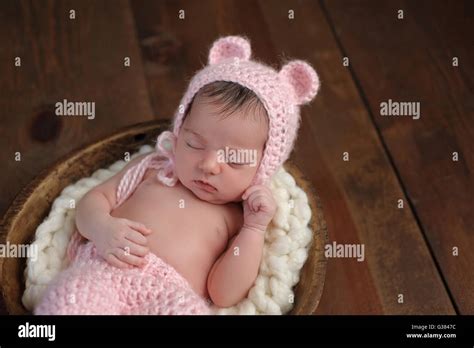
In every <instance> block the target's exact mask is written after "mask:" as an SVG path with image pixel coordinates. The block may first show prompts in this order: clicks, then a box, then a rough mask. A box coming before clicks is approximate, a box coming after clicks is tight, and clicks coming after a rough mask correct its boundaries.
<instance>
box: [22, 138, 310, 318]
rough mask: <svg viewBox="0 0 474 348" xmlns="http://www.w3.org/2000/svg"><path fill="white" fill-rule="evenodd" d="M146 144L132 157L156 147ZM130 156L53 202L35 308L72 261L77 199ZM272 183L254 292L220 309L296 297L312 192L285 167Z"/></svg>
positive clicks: (233, 310) (272, 305)
mask: <svg viewBox="0 0 474 348" xmlns="http://www.w3.org/2000/svg"><path fill="white" fill-rule="evenodd" d="M152 150H153V148H152V147H151V146H149V145H144V146H142V147H141V148H140V150H139V151H138V152H137V153H135V154H134V155H133V156H132V158H134V157H135V156H138V155H139V154H143V153H147V152H150V151H152ZM125 165H126V162H125V161H123V160H120V161H117V162H115V163H114V164H113V165H111V166H110V167H109V168H108V169H99V170H97V171H96V172H94V174H92V176H91V177H88V178H83V179H80V180H79V181H77V182H76V183H74V184H71V185H69V186H67V187H66V188H64V190H63V191H62V192H61V194H60V195H59V197H57V198H56V199H55V200H54V202H53V205H52V208H51V211H50V213H49V216H48V217H47V218H46V219H45V220H44V221H43V222H42V223H41V224H40V225H39V226H38V228H37V229H36V233H35V240H34V242H33V244H35V245H36V246H37V250H38V257H37V258H36V261H35V262H34V261H33V259H32V258H29V259H28V260H27V267H26V269H25V279H26V284H25V287H26V289H25V292H24V294H23V298H22V300H23V304H24V305H25V307H26V308H28V309H29V310H31V311H32V310H33V308H34V307H35V306H36V304H37V303H38V302H39V300H40V299H41V296H42V294H43V292H44V290H45V288H46V286H47V285H48V284H49V282H51V280H52V279H53V278H54V277H55V276H56V275H57V274H58V273H59V272H60V271H61V270H62V269H64V268H65V267H66V247H67V244H68V241H69V238H70V236H71V234H72V232H73V228H74V216H75V205H76V203H77V202H79V200H80V199H81V198H82V196H84V194H85V193H87V191H89V190H90V189H92V188H93V187H95V186H97V185H98V184H100V183H101V182H104V181H105V180H107V179H108V178H109V177H111V176H113V175H114V174H116V173H118V172H119V171H120V170H121V169H122V168H123V167H124V166H125ZM270 188H271V190H272V192H273V195H274V197H275V200H276V202H277V205H278V207H277V211H276V214H275V217H274V218H273V221H272V223H271V224H270V226H269V227H268V230H267V232H266V234H265V245H264V249H263V258H262V263H261V265H260V269H259V274H258V276H257V279H256V281H255V284H254V285H253V287H252V288H251V290H250V291H249V294H248V297H247V298H245V299H244V300H242V301H241V302H240V303H238V304H237V305H235V306H234V307H230V308H217V307H213V310H214V313H215V314H246V315H248V314H284V313H287V312H289V311H290V310H291V309H292V307H293V303H294V294H293V287H294V286H295V285H296V284H297V283H298V281H299V273H300V270H301V268H302V267H303V265H304V263H305V261H306V258H307V256H308V248H309V246H310V244H311V241H312V237H313V232H312V231H311V229H310V228H309V222H310V219H311V209H310V206H309V204H308V197H307V196H306V193H305V192H304V191H303V190H302V189H301V188H300V187H298V186H297V185H296V183H295V180H294V178H293V177H292V176H291V175H290V174H289V173H288V172H286V171H285V170H284V169H283V168H281V169H280V170H279V171H278V172H277V173H276V174H275V175H274V177H273V179H272V181H271V183H270Z"/></svg>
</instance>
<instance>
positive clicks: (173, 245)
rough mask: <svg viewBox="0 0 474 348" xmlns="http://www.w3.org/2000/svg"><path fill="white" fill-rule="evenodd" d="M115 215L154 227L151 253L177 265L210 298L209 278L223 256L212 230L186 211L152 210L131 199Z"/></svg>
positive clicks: (158, 208) (177, 268)
mask: <svg viewBox="0 0 474 348" xmlns="http://www.w3.org/2000/svg"><path fill="white" fill-rule="evenodd" d="M127 203H130V204H127ZM160 208H162V209H160ZM111 215H112V216H115V217H121V218H125V219H129V220H133V221H137V222H140V223H142V224H144V225H145V226H147V227H148V228H150V229H151V230H152V231H153V232H152V233H151V234H150V235H149V236H148V237H147V238H148V247H149V248H150V252H152V253H154V254H155V255H156V256H158V257H159V258H161V259H162V260H163V261H165V262H166V263H168V264H169V265H171V266H173V268H175V269H176V270H177V271H178V272H179V273H180V274H181V275H182V276H183V277H184V278H185V279H186V280H187V281H188V282H189V283H190V285H191V286H192V288H193V289H194V290H195V291H196V292H197V293H198V294H200V295H201V296H203V297H207V296H208V294H207V276H208V274H209V272H210V269H211V268H212V265H213V264H214V262H215V260H216V259H217V257H218V256H219V243H217V238H216V237H217V236H215V235H214V236H213V235H212V233H210V231H209V228H208V229H207V230H205V229H203V228H200V226H199V224H197V223H196V221H192V219H190V218H187V217H186V216H185V214H182V211H181V212H176V211H174V210H173V209H169V208H164V207H156V209H150V207H149V206H148V207H143V206H141V203H132V202H131V200H129V201H127V202H125V203H124V204H123V205H122V206H120V207H119V208H117V209H116V210H114V211H113V212H112V213H111ZM183 215H184V216H183Z"/></svg>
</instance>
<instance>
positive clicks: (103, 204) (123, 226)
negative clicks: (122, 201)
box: [76, 155, 150, 266]
mask: <svg viewBox="0 0 474 348" xmlns="http://www.w3.org/2000/svg"><path fill="white" fill-rule="evenodd" d="M144 156H145V155H140V156H137V157H136V158H135V159H133V160H132V161H130V162H129V163H128V164H127V165H126V166H125V167H124V168H123V169H122V170H121V171H120V172H119V173H117V174H115V175H114V176H112V177H111V178H109V179H108V180H106V181H105V182H103V183H102V184H100V185H98V186H96V187H94V188H93V189H91V190H90V191H89V192H87V193H86V194H85V195H84V196H83V197H82V199H81V200H80V201H79V203H78V204H77V207H76V226H77V229H78V231H79V233H80V234H81V235H82V236H83V237H85V238H86V239H89V240H91V241H92V242H94V244H96V246H97V247H98V249H100V250H99V252H100V254H101V255H102V256H103V257H104V258H106V259H107V260H108V261H110V262H111V263H113V264H115V265H116V266H124V265H125V264H124V262H122V261H125V262H127V263H130V264H134V265H140V264H141V263H142V262H143V260H141V258H140V256H144V255H145V254H146V252H147V249H146V248H145V247H143V246H144V245H146V243H147V241H146V238H145V237H144V236H143V235H146V234H149V233H150V231H149V230H147V229H146V227H145V226H143V225H142V224H140V223H138V222H134V221H130V220H126V219H117V218H114V217H112V216H111V215H110V212H111V211H112V209H113V207H115V204H116V190H117V186H118V184H119V183H120V180H121V179H122V177H123V175H124V174H125V172H126V171H127V170H128V169H129V168H130V167H131V166H133V165H135V164H137V163H138V162H139V161H140V160H141V159H142V158H143V157H144ZM132 229H133V230H132ZM118 230H121V232H127V231H128V234H129V239H131V240H130V241H129V243H128V244H127V245H126V246H127V247H128V248H129V251H130V252H129V253H126V255H121V254H118V253H109V251H110V250H105V249H110V247H107V245H109V244H110V242H111V241H110V239H111V238H113V239H118V238H117V237H119V236H111V234H112V233H115V232H120V231H118ZM122 234H124V233H122ZM106 237H110V238H109V239H106ZM122 237H124V238H122V239H125V236H122ZM108 254H110V255H108ZM113 254H115V255H113ZM124 254H125V253H124ZM120 260H122V261H120Z"/></svg>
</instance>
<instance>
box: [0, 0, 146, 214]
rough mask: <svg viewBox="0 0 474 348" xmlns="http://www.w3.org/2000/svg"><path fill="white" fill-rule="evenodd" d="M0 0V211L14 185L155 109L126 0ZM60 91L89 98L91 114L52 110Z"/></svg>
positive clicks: (73, 97)
mask: <svg viewBox="0 0 474 348" xmlns="http://www.w3.org/2000/svg"><path fill="white" fill-rule="evenodd" d="M0 6H1V11H0V42H1V43H2V49H1V50H0V66H1V76H2V78H1V79H0V91H1V93H0V119H1V120H2V122H1V124H0V146H1V148H2V151H1V152H0V161H1V163H2V167H3V170H4V171H5V173H8V175H6V176H5V177H3V178H2V195H1V197H0V214H3V213H4V212H5V210H6V208H7V205H8V204H9V203H10V202H11V201H12V199H13V198H14V196H15V195H16V194H17V193H18V191H19V190H20V188H21V187H24V186H25V185H27V183H28V182H30V181H31V180H32V179H33V178H34V177H35V176H36V175H37V174H38V172H39V171H41V169H44V168H46V167H48V166H49V165H51V164H52V163H53V162H54V160H55V159H57V158H59V157H61V156H62V155H64V154H66V153H68V152H70V151H71V150H72V149H75V148H77V147H78V146H81V145H83V144H85V143H87V142H90V141H92V140H94V139H99V138H100V137H103V136H104V135H105V134H107V132H110V131H111V129H118V128H119V127H121V126H122V127H123V126H124V125H127V124H132V123H136V122H139V121H145V120H149V119H152V118H153V114H152V111H151V108H150V103H149V99H148V92H147V87H146V83H145V80H144V78H143V69H142V65H141V61H140V51H139V48H138V43H137V39H136V37H135V31H134V23H133V17H132V15H131V11H130V7H129V3H128V1H124V0H120V1H111V0H106V1H90V0H86V1H80V2H78V1H41V2H38V1H2V3H1V5H0ZM71 9H74V10H75V11H76V13H75V16H76V18H75V19H70V17H69V15H70V12H69V11H70V10H71ZM15 57H20V58H21V67H15V65H14V62H15V61H14V58H15ZM124 57H130V59H131V66H130V67H125V66H124ZM63 99H67V100H68V101H85V102H87V101H90V102H95V113H96V115H95V118H94V119H87V117H84V116H57V115H56V114H55V103H56V102H59V101H63ZM16 152H19V153H21V161H20V162H18V161H15V153H16Z"/></svg>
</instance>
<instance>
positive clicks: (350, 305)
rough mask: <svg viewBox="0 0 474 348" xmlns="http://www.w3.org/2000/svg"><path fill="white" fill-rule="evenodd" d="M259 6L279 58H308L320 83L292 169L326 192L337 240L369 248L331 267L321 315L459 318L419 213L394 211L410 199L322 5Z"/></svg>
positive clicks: (323, 196) (282, 3)
mask: <svg viewBox="0 0 474 348" xmlns="http://www.w3.org/2000/svg"><path fill="white" fill-rule="evenodd" d="M260 4H261V6H262V10H261V13H263V15H264V21H265V23H266V26H267V28H269V29H268V30H269V35H270V39H271V42H272V43H273V45H274V47H275V51H276V50H277V49H278V51H283V52H285V54H286V56H288V57H296V58H304V59H305V60H307V61H308V62H310V63H311V64H312V65H314V66H315V67H316V69H317V70H318V72H319V74H320V78H321V81H322V88H321V93H320V95H319V96H318V98H317V100H316V102H315V103H313V104H312V106H311V107H308V108H306V109H304V110H303V125H302V127H301V129H300V138H299V140H298V143H297V147H296V150H295V153H294V161H295V163H296V164H297V165H298V166H299V167H300V168H301V169H302V171H303V172H304V173H305V174H306V175H307V176H308V178H309V180H311V181H312V183H313V184H314V186H315V187H316V188H317V189H318V190H319V193H320V196H321V199H322V203H323V207H324V209H325V216H326V219H327V224H328V231H329V238H330V241H336V242H337V243H350V244H353V243H362V244H364V245H365V261H364V262H357V261H356V260H355V259H330V260H329V261H328V269H327V279H326V286H325V292H324V294H323V297H322V299H321V302H320V305H319V307H318V310H317V311H316V313H320V314H323V313H326V314H362V313H366V314H375V313H378V314H383V313H384V314H451V313H454V310H453V306H452V304H451V301H450V299H449V297H448V294H447V292H446V289H445V287H444V285H443V283H442V280H441V278H440V276H439V274H438V272H437V270H436V267H435V264H434V262H433V259H432V258H431V255H430V253H429V250H428V248H427V246H426V243H425V241H424V239H423V236H422V234H421V232H420V229H419V227H418V225H417V223H416V220H415V218H414V216H413V214H412V211H411V210H410V209H409V207H407V208H405V209H397V200H398V199H399V198H401V199H406V197H404V194H403V191H402V189H401V187H400V183H399V182H398V180H397V177H396V175H395V174H394V170H393V167H392V166H391V164H390V162H389V160H388V158H387V156H386V155H385V152H384V149H383V147H382V145H381V142H380V139H379V138H378V136H377V132H376V130H375V128H374V125H373V123H372V121H371V119H370V117H369V114H368V112H367V110H366V109H365V106H364V104H363V102H362V100H361V96H360V95H359V94H358V90H357V89H356V86H355V85H354V82H353V80H352V78H351V75H350V72H349V71H348V69H347V68H346V67H344V66H343V65H342V54H341V53H342V52H341V50H340V49H339V47H338V45H337V43H336V41H335V38H334V36H333V34H332V32H331V28H330V26H329V24H328V22H327V20H326V18H325V16H324V13H323V11H322V9H321V7H320V5H319V4H318V3H315V2H311V1H304V2H298V3H295V2H291V1H280V2H279V6H274V5H273V3H272V2H270V1H261V2H260ZM289 9H293V10H294V13H295V19H293V20H290V19H288V10H289ZM343 152H348V153H349V155H350V160H349V161H347V162H345V161H343V158H342V156H343ZM399 294H402V295H403V303H399V302H398V299H399V297H398V296H399Z"/></svg>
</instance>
